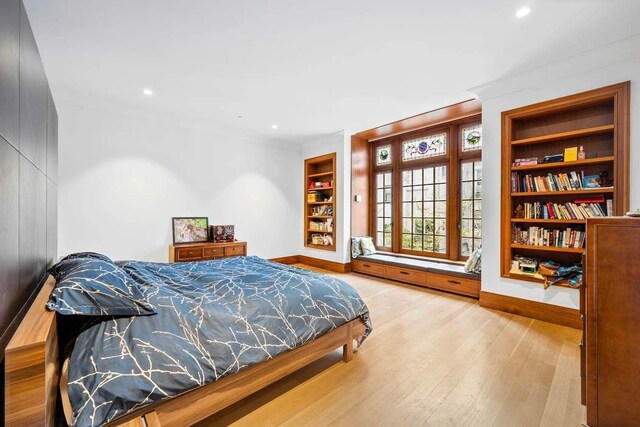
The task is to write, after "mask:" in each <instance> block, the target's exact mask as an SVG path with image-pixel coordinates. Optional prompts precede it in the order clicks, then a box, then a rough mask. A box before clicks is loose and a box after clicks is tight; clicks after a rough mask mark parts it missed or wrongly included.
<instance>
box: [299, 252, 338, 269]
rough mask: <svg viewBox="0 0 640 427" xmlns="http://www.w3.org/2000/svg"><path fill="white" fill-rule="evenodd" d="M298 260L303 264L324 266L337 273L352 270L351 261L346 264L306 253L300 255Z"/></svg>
mask: <svg viewBox="0 0 640 427" xmlns="http://www.w3.org/2000/svg"><path fill="white" fill-rule="evenodd" d="M298 262H300V263H301V264H306V265H310V266H311V267H317V268H323V269H325V270H329V271H335V272H336V273H348V272H350V271H351V263H350V262H348V263H346V264H343V263H340V262H335V261H328V260H326V259H320V258H313V257H310V256H306V255H299V256H298Z"/></svg>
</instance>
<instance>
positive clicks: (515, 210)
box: [501, 82, 629, 286]
mask: <svg viewBox="0 0 640 427" xmlns="http://www.w3.org/2000/svg"><path fill="white" fill-rule="evenodd" d="M628 208H629V83H628V82H627V83H621V84H618V85H613V86H608V87H605V88H601V89H596V90H593V91H589V92H585V93H580V94H577V95H572V96H568V97H564V98H560V99H556V100H552V101H547V102H543V103H539V104H534V105H531V106H527V107H522V108H517V109H515V110H510V111H505V112H503V113H502V195H501V211H502V212H501V223H502V226H501V234H502V236H501V264H502V265H501V273H502V276H503V277H509V278H513V279H519V280H527V281H534V282H541V281H542V280H541V277H540V276H539V275H533V274H524V273H523V271H521V270H518V269H516V268H515V267H514V263H513V260H514V258H516V257H517V256H520V257H524V258H529V259H531V258H533V259H537V260H540V261H554V262H557V263H559V264H563V265H571V264H577V263H580V262H581V261H582V256H583V254H584V251H585V244H586V243H585V242H586V223H587V221H588V219H589V218H593V217H602V216H617V215H624V213H625V212H626V211H627V210H628ZM556 285H560V286H566V283H562V282H561V283H559V284H556Z"/></svg>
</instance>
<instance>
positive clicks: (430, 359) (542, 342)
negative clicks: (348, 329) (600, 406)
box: [199, 267, 583, 426]
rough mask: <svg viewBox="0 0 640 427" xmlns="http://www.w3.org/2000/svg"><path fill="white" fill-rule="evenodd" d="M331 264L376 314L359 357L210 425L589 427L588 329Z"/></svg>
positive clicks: (333, 361) (282, 387) (335, 356)
mask: <svg viewBox="0 0 640 427" xmlns="http://www.w3.org/2000/svg"><path fill="white" fill-rule="evenodd" d="M305 268H310V267H305ZM310 269H313V268H310ZM313 270H317V271H322V270H318V269H313ZM323 272H324V271H323ZM325 273H327V274H332V275H334V276H336V277H339V278H341V279H343V280H345V281H346V282H348V283H350V284H351V285H352V286H353V287H355V288H356V289H357V290H358V292H360V295H361V296H362V298H363V299H364V300H365V302H366V303H367V305H368V306H369V310H370V311H371V318H372V321H373V328H374V329H373V333H372V334H371V336H370V337H369V338H368V339H367V341H366V342H365V343H364V345H363V346H362V347H361V348H360V350H359V351H358V353H357V354H356V356H355V357H354V360H353V361H352V362H351V363H349V364H345V363H342V356H341V352H340V351H336V352H334V353H332V354H329V355H327V356H325V357H324V358H322V359H320V360H319V361H317V362H315V363H313V364H311V365H310V366H308V367H306V368H303V369H301V370H300V371H298V372H296V373H294V374H292V375H290V376H289V377H287V378H284V379H283V380H281V381H279V382H277V383H275V384H273V385H272V386H270V387H267V388H266V389H264V390H262V391H259V392H257V393H255V394H254V395H252V396H250V397H248V398H246V399H244V400H242V401H240V402H238V403H237V404H235V405H233V406H231V407H229V408H227V409H226V410H225V411H223V412H221V413H219V414H216V415H215V416H213V417H211V418H210V419H208V420H206V421H204V422H202V423H201V424H199V425H200V426H222V425H234V426H276V425H287V426H303V425H305V426H307V425H317V426H325V425H332V426H335V425H337V426H342V425H343V426H401V425H406V426H419V425H426V426H579V425H580V422H581V421H582V419H583V408H582V406H581V405H580V373H579V364H580V353H579V350H578V343H579V341H580V331H577V330H575V329H570V328H566V327H563V326H558V325H553V324H550V323H545V322H540V321H537V320H532V319H528V318H525V317H520V316H515V315H511V314H507V313H502V312H498V311H492V310H487V309H484V308H481V307H480V306H479V305H478V303H477V301H476V300H474V299H471V298H465V297H461V296H455V295H451V294H447V293H443V292H437V291H430V290H426V289H422V288H418V287H414V286H408V285H402V284H398V283H395V282H390V281H386V280H382V279H375V278H372V277H368V276H364V275H359V274H354V273H351V274H336V273H329V272H325Z"/></svg>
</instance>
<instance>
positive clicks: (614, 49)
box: [469, 34, 640, 101]
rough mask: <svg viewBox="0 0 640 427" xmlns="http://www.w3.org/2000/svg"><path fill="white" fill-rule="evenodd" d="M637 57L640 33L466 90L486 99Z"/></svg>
mask: <svg viewBox="0 0 640 427" xmlns="http://www.w3.org/2000/svg"><path fill="white" fill-rule="evenodd" d="M636 57H640V34H636V35H633V36H631V37H627V38H625V39H622V40H618V41H615V42H612V43H608V44H606V45H603V46H600V47H597V48H595V49H591V50H588V51H584V52H580V53H578V54H576V55H573V56H569V57H567V58H564V59H562V60H560V61H556V62H553V63H549V64H544V65H541V66H538V67H535V68H532V69H529V70H526V71H522V72H519V73H516V74H512V75H510V76H506V77H503V78H500V79H497V80H494V81H491V82H489V83H486V84H483V85H480V86H475V87H473V88H470V89H469V92H471V93H473V94H475V95H477V96H478V97H479V98H480V99H481V100H485V101H486V100H489V99H493V98H498V97H501V96H504V95H507V94H510V93H514V92H518V91H521V90H524V89H527V88H531V87H535V86H538V85H541V84H543V83H547V82H551V81H554V80H559V79H563V78H567V77H570V76H574V75H576V74H583V73H586V72H589V71H593V70H596V69H599V68H606V67H609V66H611V65H612V64H616V63H619V62H623V61H627V60H630V59H632V58H636Z"/></svg>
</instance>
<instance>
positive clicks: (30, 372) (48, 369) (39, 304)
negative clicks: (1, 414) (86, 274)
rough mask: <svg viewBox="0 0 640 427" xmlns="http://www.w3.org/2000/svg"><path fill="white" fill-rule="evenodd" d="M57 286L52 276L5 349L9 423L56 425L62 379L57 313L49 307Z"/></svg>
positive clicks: (6, 420)
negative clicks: (59, 383)
mask: <svg viewBox="0 0 640 427" xmlns="http://www.w3.org/2000/svg"><path fill="white" fill-rule="evenodd" d="M54 286H55V279H54V278H53V276H49V277H48V278H47V281H46V282H45V284H44V286H43V287H42V289H41V290H40V292H39V293H38V296H37V297H36V298H35V300H34V302H33V304H32V305H31V307H30V308H29V311H28V312H27V314H26V316H25V317H24V319H23V321H22V323H21V324H20V326H18V329H17V330H16V333H15V334H14V335H13V338H11V341H9V344H8V345H7V348H6V349H5V422H6V423H7V425H15V426H26V425H47V426H52V425H54V421H55V412H56V399H57V395H58V378H60V364H59V360H58V335H57V330H56V314H55V312H53V311H47V309H46V308H45V304H46V303H47V301H48V300H49V295H51V292H52V291H53V288H54Z"/></svg>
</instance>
